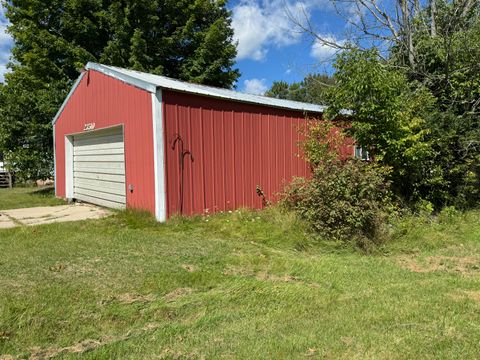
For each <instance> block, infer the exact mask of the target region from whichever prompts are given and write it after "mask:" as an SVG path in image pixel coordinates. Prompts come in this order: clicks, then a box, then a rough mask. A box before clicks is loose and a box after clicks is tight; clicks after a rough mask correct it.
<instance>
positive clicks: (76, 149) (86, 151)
mask: <svg viewBox="0 0 480 360" xmlns="http://www.w3.org/2000/svg"><path fill="white" fill-rule="evenodd" d="M73 194H74V198H76V199H78V200H83V201H87V202H91V203H94V204H98V205H102V206H107V207H112V208H125V204H126V190H125V156H124V143H123V134H122V129H121V128H115V129H108V130H99V131H93V132H90V133H87V134H81V135H78V136H75V137H74V139H73Z"/></svg>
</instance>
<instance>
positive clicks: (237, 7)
mask: <svg viewBox="0 0 480 360" xmlns="http://www.w3.org/2000/svg"><path fill="white" fill-rule="evenodd" d="M331 4H332V3H331V2H330V1H329V0H301V1H296V0H231V1H230V3H229V4H228V7H229V9H230V10H231V11H232V27H233V29H234V31H235V40H236V41H238V55H237V64H236V67H237V68H238V69H240V72H241V73H242V76H241V78H240V79H239V80H238V83H237V90H239V91H244V92H249V93H256V94H261V93H263V92H264V91H265V90H267V89H268V88H269V87H270V85H271V84H272V82H273V81H275V80H284V81H287V82H293V81H299V80H301V79H303V77H305V75H306V74H308V73H310V72H325V71H331V67H330V65H329V64H330V63H331V60H332V59H333V57H334V55H335V52H336V51H335V49H332V48H330V47H328V46H325V45H323V44H320V43H318V42H315V41H314V40H313V38H312V37H311V36H307V35H305V34H303V33H302V32H301V31H299V28H298V27H296V26H295V25H294V24H293V23H292V21H291V18H292V17H293V18H297V19H298V20H299V21H301V22H306V21H307V19H308V20H309V21H310V23H311V24H313V25H314V26H315V31H316V32H317V33H319V34H321V35H322V36H323V37H326V38H328V39H332V40H335V41H337V42H342V41H343V40H342V39H343V34H344V33H345V21H344V20H342V19H341V18H340V17H338V16H336V13H335V11H334V9H333V8H332V6H331ZM288 14H290V16H289V15H288ZM7 26H8V22H7V20H6V19H5V10H4V9H3V8H0V81H3V75H4V73H5V72H6V71H7V69H6V63H7V61H8V58H9V56H10V48H11V39H10V37H9V36H8V34H7V33H6V28H7Z"/></svg>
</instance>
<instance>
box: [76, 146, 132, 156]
mask: <svg viewBox="0 0 480 360" xmlns="http://www.w3.org/2000/svg"><path fill="white" fill-rule="evenodd" d="M123 153H124V151H123V146H122V147H121V148H104V149H99V148H95V147H94V148H92V149H83V148H80V149H77V148H74V151H73V155H74V156H83V155H118V154H121V155H123Z"/></svg>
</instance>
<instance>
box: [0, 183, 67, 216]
mask: <svg viewBox="0 0 480 360" xmlns="http://www.w3.org/2000/svg"><path fill="white" fill-rule="evenodd" d="M62 204H65V201H63V200H61V199H57V198H55V196H54V190H53V188H52V187H44V188H33V187H16V188H13V189H0V210H7V209H19V208H24V207H34V206H53V205H62Z"/></svg>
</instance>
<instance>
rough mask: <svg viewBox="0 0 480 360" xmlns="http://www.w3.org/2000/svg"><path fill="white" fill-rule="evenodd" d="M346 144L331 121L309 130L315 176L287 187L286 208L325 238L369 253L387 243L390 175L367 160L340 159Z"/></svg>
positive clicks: (308, 152) (306, 147) (308, 156)
mask: <svg viewBox="0 0 480 360" xmlns="http://www.w3.org/2000/svg"><path fill="white" fill-rule="evenodd" d="M343 141H344V138H343V136H342V134H341V132H339V131H337V130H335V129H334V128H333V127H332V125H331V124H330V123H328V122H316V123H312V124H311V125H310V127H309V131H308V132H307V137H306V140H305V141H304V143H303V149H304V153H305V157H306V159H307V161H308V162H309V163H310V165H311V167H312V177H311V179H296V180H295V181H293V182H292V183H291V184H290V185H289V186H287V188H286V190H285V192H284V196H283V203H284V204H285V205H286V207H287V208H289V209H293V210H295V211H296V212H297V213H298V214H299V215H300V217H301V218H302V219H305V220H306V221H307V222H308V223H309V224H310V226H311V228H312V229H313V230H314V231H315V232H317V233H318V234H319V235H320V236H321V237H323V238H325V239H336V240H341V241H344V242H355V243H356V244H357V245H359V246H360V247H362V248H366V249H368V248H370V247H371V246H372V245H375V244H379V243H381V242H383V241H384V240H385V239H386V237H385V233H384V231H385V228H384V226H385V222H386V220H387V217H388V215H389V214H390V213H391V212H392V211H393V209H394V207H393V203H392V200H391V193H390V190H389V183H388V182H387V181H386V180H385V178H386V176H387V175H388V173H389V170H388V169H387V168H385V167H381V166H380V165H378V164H374V163H368V162H366V161H361V160H356V159H348V160H341V159H340V153H339V152H338V149H339V145H340V144H342V142H343Z"/></svg>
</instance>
